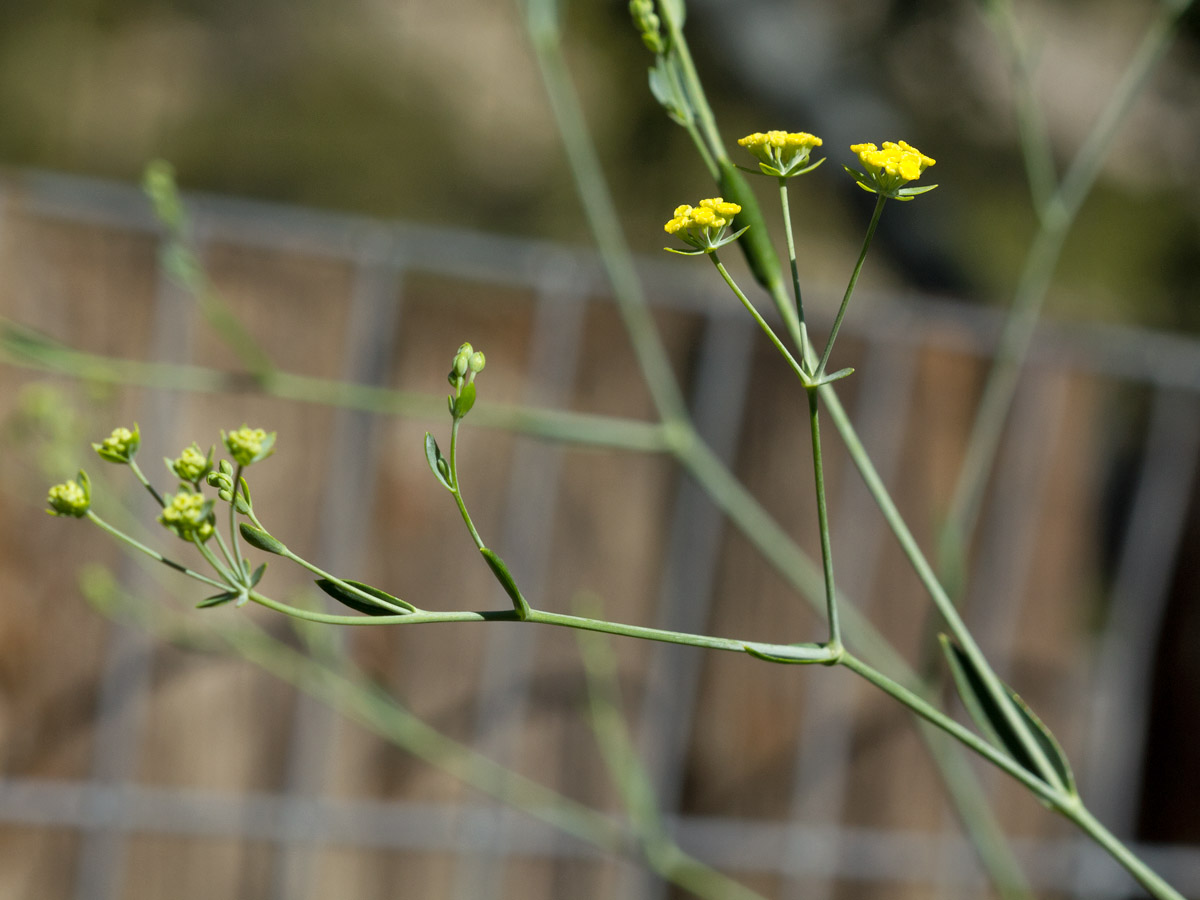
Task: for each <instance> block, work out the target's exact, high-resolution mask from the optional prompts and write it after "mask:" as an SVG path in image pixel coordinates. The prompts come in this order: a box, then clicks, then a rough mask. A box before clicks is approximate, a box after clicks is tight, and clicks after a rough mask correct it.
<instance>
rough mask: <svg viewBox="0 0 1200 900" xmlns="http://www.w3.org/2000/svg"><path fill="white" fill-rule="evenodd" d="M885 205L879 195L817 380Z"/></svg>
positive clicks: (830, 350) (839, 326)
mask: <svg viewBox="0 0 1200 900" xmlns="http://www.w3.org/2000/svg"><path fill="white" fill-rule="evenodd" d="M885 203H887V197H885V196H884V195H883V194H878V195H877V197H876V200H875V211H874V212H873V213H872V214H871V224H870V225H868V226H867V235H866V237H865V238H863V245H862V250H860V251H859V254H858V262H856V263H855V264H854V271H853V272H852V273H851V274H850V282H849V283H848V284H847V285H846V293H845V294H844V295H843V296H842V305H841V306H840V307H838V312H837V318H835V319H834V320H833V328H832V329H830V331H829V340H828V342H826V344H825V352H824V353H823V354H821V362H820V363H819V364H818V365H817V368H816V373H815V374H816V377H817V378H820V377H821V376H822V375H824V374H825V366H826V365H828V363H829V354H830V353H832V352H833V342H834V341H836V340H837V336H838V331H839V330H840V329H841V327H842V318H843V317H844V316H845V315H846V307H847V306H849V305H850V296H851V295H852V294H853V293H854V286H855V285H856V284H858V276H859V273H860V272H862V267H863V262H865V261H866V258H867V251H868V250H869V249H870V248H871V238H873V237H874V236H875V228H876V227H877V226H878V225H879V216H880V215H881V214H882V213H883V205H884V204H885Z"/></svg>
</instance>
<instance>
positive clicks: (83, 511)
mask: <svg viewBox="0 0 1200 900" xmlns="http://www.w3.org/2000/svg"><path fill="white" fill-rule="evenodd" d="M46 502H47V503H48V504H49V505H50V508H49V509H48V510H46V512H48V513H50V515H52V516H71V517H72V518H76V519H81V518H83V517H84V516H86V515H87V511H88V510H89V509H90V508H91V506H92V487H91V484H90V483H89V481H88V477H87V474H86V473H85V472H83V470H80V472H79V478H78V480H75V479H72V480H71V481H64V482H63V483H62V484H56V485H54V487H52V488H50V492H49V494H48V495H47V496H46Z"/></svg>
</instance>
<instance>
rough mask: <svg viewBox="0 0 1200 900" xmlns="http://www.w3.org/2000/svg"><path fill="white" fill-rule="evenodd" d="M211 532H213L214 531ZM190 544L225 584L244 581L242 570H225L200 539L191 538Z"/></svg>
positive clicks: (237, 583)
mask: <svg viewBox="0 0 1200 900" xmlns="http://www.w3.org/2000/svg"><path fill="white" fill-rule="evenodd" d="M213 530H214V531H215V530H216V529H213ZM192 543H193V544H195V546H196V549H197V550H199V551H200V555H201V556H203V557H204V559H205V560H206V561H207V562H208V564H209V565H210V566H212V567H213V570H214V571H215V572H216V573H217V574H218V575H220V576H221V577H222V578H224V579H225V580H226V581H227V582H229V584H230V586H235V585H240V584H241V583H242V582H244V581H245V580H246V576H245V575H244V574H243V570H242V569H240V568H239V569H237V570H235V571H230V570H229V569H227V568H226V567H225V566H223V565H222V564H221V561H220V560H219V559H217V557H216V554H215V553H213V552H212V551H211V550H209V549H208V547H207V546H206V545H205V543H204V541H202V540H200V538H198V537H193V538H192Z"/></svg>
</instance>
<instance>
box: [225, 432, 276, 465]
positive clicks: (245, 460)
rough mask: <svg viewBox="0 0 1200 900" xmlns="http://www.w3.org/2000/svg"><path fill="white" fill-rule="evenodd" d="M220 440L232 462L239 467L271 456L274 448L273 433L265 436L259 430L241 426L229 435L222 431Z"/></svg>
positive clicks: (264, 433)
mask: <svg viewBox="0 0 1200 900" xmlns="http://www.w3.org/2000/svg"><path fill="white" fill-rule="evenodd" d="M221 440H222V441H224V443H225V448H226V449H227V450H228V451H229V455H230V456H232V457H233V461H234V462H236V463H237V464H238V465H239V466H248V465H250V464H251V463H254V462H258V461H259V460H260V459H263V458H265V457H267V456H270V455H271V452H272V450H273V448H274V446H275V432H273V431H272V432H271V433H270V434H267V433H266V432H265V431H263V430H262V429H261V428H250V427H248V426H246V425H243V426H242V427H241V428H239V429H237V431H231V432H229V434H226V433H225V432H223V431H222V432H221Z"/></svg>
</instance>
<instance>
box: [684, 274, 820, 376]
mask: <svg viewBox="0 0 1200 900" xmlns="http://www.w3.org/2000/svg"><path fill="white" fill-rule="evenodd" d="M708 258H709V259H711V260H712V262H713V265H714V266H716V267H717V271H718V272H720V273H721V277H722V278H723V279H725V283H726V284H727V285H729V289H730V290H732V291H733V293H734V294H735V295H736V296H737V298H738V299H739V300H741V301H742V306H744V307H746V311H747V312H749V313H750V315H751V316H753V317H754V321H755V322H757V323H758V327H759V328H761V329H762V330H763V333H764V334H766V336H767V337H768V338H770V340H771V343H772V344H774V345H775V349H776V350H778V351H779V353H780V355H781V356H782V357H783V358H784V359H786V360H787V363H788V365H789V366H791V367H792V370H793V371H795V373H796V374H797V375H799V376H800V380H801V381H804V382H807V381H808V373H807V372H805V371H804V368H803V367H802V366H801V365H800V363H798V362H796V358H795V357H794V356H792V354H791V351H789V350H788V348H787V347H785V346H784V344H783V341H781V340H780V339H779V336H778V335H776V334H775V331H774V329H772V328H771V326H770V325H768V324H767V320H766V319H764V318H763V317H762V316H761V315H760V314H759V312H758V310H757V309H755V308H754V304H753V303H751V302H750V299H749V298H748V297H747V296H746V295H745V294H743V293H742V289H741V288H740V287H738V286H737V282H736V281H734V280H733V277H732V276H731V275H730V274H729V272H727V271H726V270H725V265H724V264H723V263H722V262H721V260H720V259H718V257H717V251H715V250H713V251H711V252H710V253H709V254H708Z"/></svg>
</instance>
